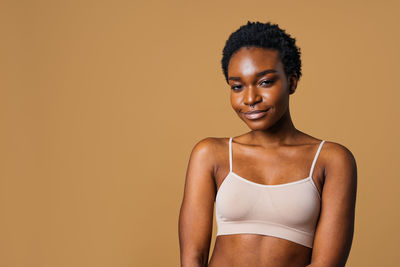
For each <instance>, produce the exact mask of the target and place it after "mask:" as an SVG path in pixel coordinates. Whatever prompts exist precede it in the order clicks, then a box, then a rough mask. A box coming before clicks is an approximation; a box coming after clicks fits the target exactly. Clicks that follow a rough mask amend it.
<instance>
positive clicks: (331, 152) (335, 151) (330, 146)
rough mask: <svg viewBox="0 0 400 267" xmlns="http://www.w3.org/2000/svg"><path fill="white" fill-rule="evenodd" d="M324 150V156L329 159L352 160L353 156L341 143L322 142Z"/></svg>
mask: <svg viewBox="0 0 400 267" xmlns="http://www.w3.org/2000/svg"><path fill="white" fill-rule="evenodd" d="M324 150H325V151H324V152H325V153H324V154H325V156H326V157H328V158H330V159H334V158H342V159H348V160H351V159H353V160H354V155H353V153H352V152H351V151H350V149H349V148H348V147H347V146H345V145H343V144H341V143H338V142H335V141H331V140H324Z"/></svg>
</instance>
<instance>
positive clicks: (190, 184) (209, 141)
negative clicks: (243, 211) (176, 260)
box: [178, 138, 216, 266]
mask: <svg viewBox="0 0 400 267" xmlns="http://www.w3.org/2000/svg"><path fill="white" fill-rule="evenodd" d="M214 149H215V140H214V139H213V138H205V139H203V140H201V141H200V142H198V143H197V144H196V145H195V146H194V148H193V150H192V153H191V155H190V159H189V163H188V168H187V172H186V179H185V186H184V195H183V200H182V205H181V208H180V214H179V223H178V228H179V243H180V252H181V264H182V265H184V264H183V262H189V261H193V260H198V261H200V262H202V263H205V264H206V263H207V261H208V255H209V249H210V241H211V236H212V223H213V211H214V199H215V191H216V190H215V183H214V167H215V160H214V157H213V155H214V154H215V153H213V150H214ZM204 266H205V265H204Z"/></svg>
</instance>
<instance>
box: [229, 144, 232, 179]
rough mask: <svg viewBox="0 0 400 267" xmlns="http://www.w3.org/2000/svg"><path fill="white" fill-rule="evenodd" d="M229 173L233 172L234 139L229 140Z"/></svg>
mask: <svg viewBox="0 0 400 267" xmlns="http://www.w3.org/2000/svg"><path fill="white" fill-rule="evenodd" d="M229 172H232V137H231V138H229Z"/></svg>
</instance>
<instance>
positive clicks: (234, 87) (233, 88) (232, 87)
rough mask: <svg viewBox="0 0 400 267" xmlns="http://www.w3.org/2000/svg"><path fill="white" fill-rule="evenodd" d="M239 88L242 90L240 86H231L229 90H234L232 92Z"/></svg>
mask: <svg viewBox="0 0 400 267" xmlns="http://www.w3.org/2000/svg"><path fill="white" fill-rule="evenodd" d="M241 88H242V86H241V85H233V86H231V89H232V90H234V91H237V90H239V89H241Z"/></svg>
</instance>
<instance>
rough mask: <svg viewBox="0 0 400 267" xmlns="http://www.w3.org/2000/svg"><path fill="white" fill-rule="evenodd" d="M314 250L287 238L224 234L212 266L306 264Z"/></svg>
mask: <svg viewBox="0 0 400 267" xmlns="http://www.w3.org/2000/svg"><path fill="white" fill-rule="evenodd" d="M311 252H312V249H311V248H309V247H306V246H303V245H300V244H297V243H294V242H291V241H289V240H286V239H282V238H277V237H272V236H265V235H256V234H234V235H220V236H217V239H216V241H215V245H214V250H213V253H212V255H211V258H210V261H209V264H208V267H245V266H251V267H305V266H307V265H308V264H310V261H311Z"/></svg>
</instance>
